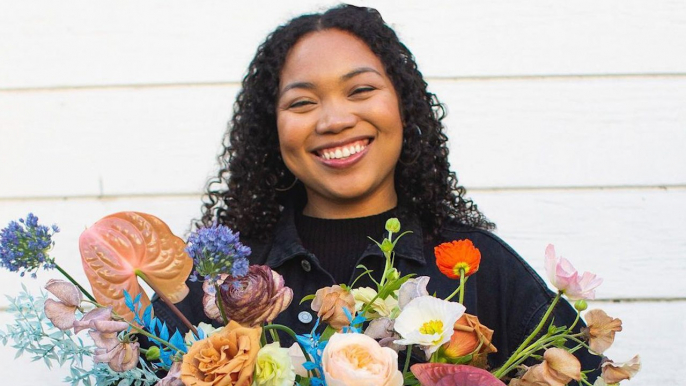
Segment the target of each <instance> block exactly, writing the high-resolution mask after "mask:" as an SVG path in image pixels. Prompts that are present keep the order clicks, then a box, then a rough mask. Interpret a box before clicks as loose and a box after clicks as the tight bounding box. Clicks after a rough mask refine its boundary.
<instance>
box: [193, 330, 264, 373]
mask: <svg viewBox="0 0 686 386" xmlns="http://www.w3.org/2000/svg"><path fill="white" fill-rule="evenodd" d="M261 333H262V328H260V327H256V328H249V327H243V326H241V325H240V324H238V323H237V322H234V321H231V322H229V324H228V325H227V326H226V327H224V328H223V329H222V330H221V332H218V333H216V334H214V335H211V336H209V337H207V338H205V339H203V340H199V341H197V342H195V343H193V345H192V346H191V347H190V348H189V349H188V353H187V354H186V355H184V356H183V363H182V365H181V380H182V381H183V383H184V384H185V385H186V386H194V385H197V386H249V385H250V384H251V383H252V380H253V368H254V367H255V358H256V357H257V352H258V351H259V350H260V334H261Z"/></svg>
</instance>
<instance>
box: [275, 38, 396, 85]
mask: <svg viewBox="0 0 686 386" xmlns="http://www.w3.org/2000/svg"><path fill="white" fill-rule="evenodd" d="M360 71H362V72H365V71H369V72H376V73H378V74H379V75H382V76H385V71H384V68H383V64H382V63H381V60H379V58H378V57H377V56H376V55H375V54H374V53H373V52H372V50H371V49H370V48H369V47H368V46H367V44H366V43H365V42H364V41H362V39H360V38H359V37H357V36H355V35H353V34H351V33H349V32H345V31H341V30H338V29H328V30H324V31H317V32H311V33H309V34H307V35H305V36H303V37H302V38H301V39H300V40H299V41H298V42H297V43H296V44H295V45H294V46H293V48H291V50H290V51H289V53H288V55H287V56H286V61H285V63H284V66H283V68H282V70H281V77H280V78H281V82H280V85H279V88H280V89H281V90H283V88H284V87H286V86H287V84H289V83H291V82H294V81H295V82H303V81H313V80H316V79H317V78H322V77H335V78H343V79H342V80H345V79H344V78H346V77H348V78H349V77H350V76H351V75H356V72H360Z"/></svg>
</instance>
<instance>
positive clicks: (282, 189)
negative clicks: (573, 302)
mask: <svg viewBox="0 0 686 386" xmlns="http://www.w3.org/2000/svg"><path fill="white" fill-rule="evenodd" d="M296 183H298V177H295V179H294V180H293V183H292V184H291V185H290V186H289V187H287V188H274V190H276V191H277V192H287V191H289V190H291V189H293V187H294V186H295V184H296Z"/></svg>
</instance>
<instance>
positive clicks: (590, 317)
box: [583, 310, 622, 354]
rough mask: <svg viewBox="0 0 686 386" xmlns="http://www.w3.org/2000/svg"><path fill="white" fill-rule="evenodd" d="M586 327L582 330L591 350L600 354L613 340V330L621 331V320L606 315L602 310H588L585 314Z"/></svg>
mask: <svg viewBox="0 0 686 386" xmlns="http://www.w3.org/2000/svg"><path fill="white" fill-rule="evenodd" d="M585 319H586V323H587V324H588V327H586V328H584V329H583V331H584V333H585V335H586V336H587V338H588V345H589V347H590V348H591V351H593V352H595V353H597V354H602V353H603V352H605V350H607V349H608V348H610V346H612V342H614V341H615V332H619V331H622V321H621V320H620V319H616V318H613V317H611V316H608V315H607V314H606V313H605V311H603V310H590V311H588V312H587V313H586V315H585Z"/></svg>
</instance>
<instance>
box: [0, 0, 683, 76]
mask: <svg viewBox="0 0 686 386" xmlns="http://www.w3.org/2000/svg"><path fill="white" fill-rule="evenodd" d="M335 3H336V2H334V1H322V0H307V1H301V2H298V3H297V4H293V3H292V2H274V1H267V0H258V1H250V2H227V1H219V0H214V1H208V2H203V3H202V4H198V3H197V2H194V1H183V2H174V4H168V3H166V2H162V1H159V0H158V1H146V2H139V1H134V0H124V1H117V2H112V3H101V2H97V3H95V2H89V1H85V0H69V1H61V2H59V3H56V2H54V1H50V0H37V1H31V2H19V1H15V2H11V4H7V5H6V7H4V12H2V13H1V14H0V36H2V37H3V38H2V39H1V40H0V54H1V56H2V58H3V59H2V60H1V61H0V88H22V87H59V86H84V85H87V86H92V85H112V84H150V83H197V82H235V81H237V80H239V79H241V77H242V76H243V74H244V73H245V70H246V67H247V64H248V63H249V61H250V60H251V58H252V56H253V54H254V52H255V49H256V48H257V46H258V44H260V43H261V42H262V40H263V39H264V38H265V36H266V35H267V33H268V32H270V31H271V30H272V29H274V28H275V26H277V25H278V24H280V23H283V22H285V21H286V20H288V19H289V18H290V17H293V16H295V15H298V14H301V13H303V12H311V11H316V10H319V9H321V8H323V7H326V6H328V5H331V4H335ZM354 3H357V4H362V5H368V6H373V7H377V8H378V9H379V10H380V11H381V13H382V15H383V16H384V17H385V19H386V20H387V21H388V22H389V23H390V24H391V25H393V26H394V28H395V29H396V31H397V33H398V34H399V35H400V37H401V38H402V39H403V40H404V42H405V43H406V44H407V45H408V46H409V47H410V48H411V50H412V51H413V53H414V54H415V56H416V57H417V58H418V61H419V64H420V68H421V69H422V71H423V72H424V74H425V75H426V76H429V77H465V76H466V77H472V76H477V77H481V76H521V75H550V74H554V75H569V74H577V75H579V74H627V73H632V74H655V73H684V72H686V50H683V49H682V48H683V47H684V46H686V4H684V3H683V2H680V1H666V0H665V1H651V0H636V1H631V2H627V1H623V0H608V1H602V2H598V1H593V0H581V1H575V2H569V3H559V4H555V6H550V5H549V4H541V3H540V2H537V1H533V0H527V1H517V2H510V1H506V0H498V1H492V2H488V3H483V2H472V1H468V0H461V1H443V2H440V5H438V4H432V5H430V6H429V5H427V4H426V3H424V2H421V1H413V2H397V1H392V0H381V1H355V2H354Z"/></svg>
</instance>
